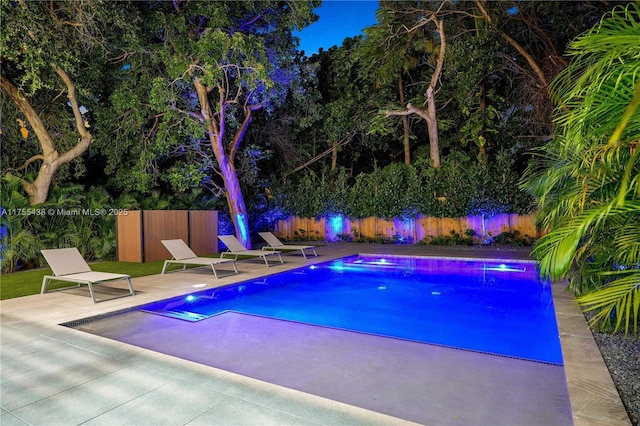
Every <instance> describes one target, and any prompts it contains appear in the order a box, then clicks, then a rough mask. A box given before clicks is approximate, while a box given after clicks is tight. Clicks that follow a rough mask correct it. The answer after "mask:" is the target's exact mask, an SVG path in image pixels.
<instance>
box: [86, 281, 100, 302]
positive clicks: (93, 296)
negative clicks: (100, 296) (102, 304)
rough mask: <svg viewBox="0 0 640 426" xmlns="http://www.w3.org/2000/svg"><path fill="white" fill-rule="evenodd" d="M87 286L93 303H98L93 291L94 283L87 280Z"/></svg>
mask: <svg viewBox="0 0 640 426" xmlns="http://www.w3.org/2000/svg"><path fill="white" fill-rule="evenodd" d="M87 286H88V287H89V293H90V294H91V300H93V303H98V301H97V300H96V295H95V294H94V293H93V284H91V283H90V282H87Z"/></svg>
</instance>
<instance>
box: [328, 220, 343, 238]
mask: <svg viewBox="0 0 640 426" xmlns="http://www.w3.org/2000/svg"><path fill="white" fill-rule="evenodd" d="M329 226H330V227H331V231H333V234H334V235H338V234H340V233H342V216H333V217H332V218H331V219H329Z"/></svg>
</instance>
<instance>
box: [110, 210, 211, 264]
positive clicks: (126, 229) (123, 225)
mask: <svg viewBox="0 0 640 426" xmlns="http://www.w3.org/2000/svg"><path fill="white" fill-rule="evenodd" d="M116 219H117V220H116V228H117V254H118V260H119V261H121V262H153V261H155V260H166V259H171V255H170V254H169V252H168V251H167V249H166V248H165V247H164V246H163V245H162V243H161V240H171V239H178V238H179V239H182V240H184V242H185V243H187V244H188V245H189V247H191V250H193V252H195V254H197V255H198V256H202V255H207V254H213V253H217V252H218V212H217V211H214V210H142V211H141V210H133V211H128V212H126V213H122V214H120V215H118V217H117V218H116Z"/></svg>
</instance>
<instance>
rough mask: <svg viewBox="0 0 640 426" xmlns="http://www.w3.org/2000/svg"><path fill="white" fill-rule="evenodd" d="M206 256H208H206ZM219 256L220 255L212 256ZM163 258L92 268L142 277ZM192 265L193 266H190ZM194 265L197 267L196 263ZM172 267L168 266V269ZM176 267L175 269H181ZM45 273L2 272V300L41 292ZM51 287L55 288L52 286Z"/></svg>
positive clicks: (159, 265) (98, 264)
mask: <svg viewBox="0 0 640 426" xmlns="http://www.w3.org/2000/svg"><path fill="white" fill-rule="evenodd" d="M204 257H206V256H204ZM211 257H219V256H211ZM243 258H251V256H248V257H247V256H238V260H241V259H243ZM163 264H164V261H163V260H158V261H156V262H147V263H137V262H115V261H106V262H95V263H92V264H91V265H90V266H91V270H93V271H97V272H113V273H114V274H128V275H130V276H131V278H136V277H142V276H145V275H154V274H159V273H160V272H162V265H163ZM188 267H191V266H188ZM193 267H197V265H194V266H193ZM170 268H171V267H168V268H167V270H172V269H170ZM180 268H182V266H180V267H177V266H176V267H175V269H180ZM45 275H52V271H51V269H49V268H44V269H36V270H29V271H22V272H14V273H12V274H2V276H0V300H4V299H12V298H14V297H21V296H29V295H31V294H39V293H40V289H41V288H42V278H43V277H44V276H45ZM65 285H67V286H68V285H69V283H66V284H65V283H61V284H60V286H61V287H64V286H65ZM50 288H55V287H54V286H51V287H50Z"/></svg>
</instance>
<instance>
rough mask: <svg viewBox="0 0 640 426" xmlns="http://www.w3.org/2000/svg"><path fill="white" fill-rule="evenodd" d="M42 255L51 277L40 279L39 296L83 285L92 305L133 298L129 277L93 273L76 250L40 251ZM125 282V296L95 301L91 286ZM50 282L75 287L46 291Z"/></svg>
mask: <svg viewBox="0 0 640 426" xmlns="http://www.w3.org/2000/svg"><path fill="white" fill-rule="evenodd" d="M41 253H42V255H43V256H44V258H45V260H46V261H47V263H48V264H49V267H51V270H52V271H53V275H45V276H44V278H42V290H41V291H40V293H41V294H44V293H47V292H48V291H60V290H68V289H70V288H78V287H80V286H81V285H83V284H86V285H87V286H89V293H91V299H93V303H98V302H104V301H105V300H112V299H117V298H119V297H125V296H133V295H134V294H135V292H134V291H133V285H132V284H131V277H130V276H129V275H124V274H112V273H110V272H94V271H92V270H91V268H90V267H89V265H88V264H87V262H86V261H85V260H84V258H83V257H82V255H81V254H80V252H79V251H78V249H77V248H75V247H72V248H61V249H49V250H41ZM119 280H126V281H127V283H128V285H129V292H128V293H126V294H120V295H117V296H114V297H109V298H106V299H101V300H97V299H96V295H95V293H94V291H93V286H94V285H97V284H106V283H110V282H113V281H119ZM51 281H67V282H73V283H76V284H77V285H75V286H70V287H64V288H57V289H53V290H47V285H48V284H49V283H50V282H51Z"/></svg>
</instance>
